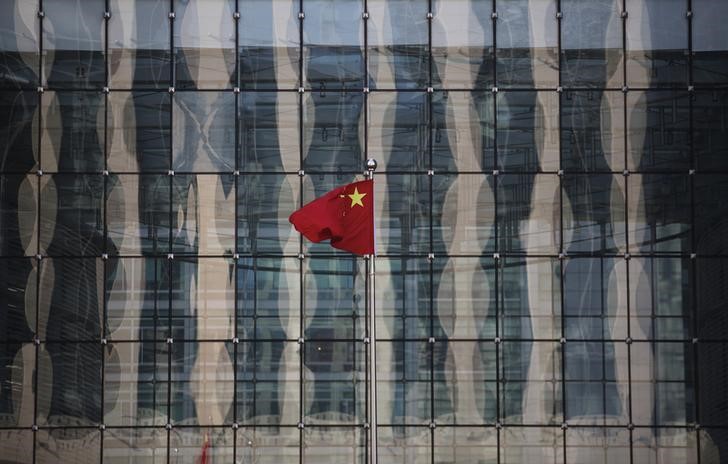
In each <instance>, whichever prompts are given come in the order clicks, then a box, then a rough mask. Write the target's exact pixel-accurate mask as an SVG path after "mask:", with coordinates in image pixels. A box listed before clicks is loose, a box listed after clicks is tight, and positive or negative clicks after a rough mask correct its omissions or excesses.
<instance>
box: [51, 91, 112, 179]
mask: <svg viewBox="0 0 728 464" xmlns="http://www.w3.org/2000/svg"><path fill="white" fill-rule="evenodd" d="M42 98H43V99H42V110H41V111H42V116H41V121H42V124H43V127H42V130H41V145H40V157H41V162H40V165H41V168H42V169H43V170H44V171H50V172H53V171H73V172H87V173H90V172H100V171H101V170H103V169H104V111H105V110H104V106H105V103H104V102H105V99H104V95H102V94H101V93H96V92H48V93H46V94H44V95H43V97H42Z"/></svg>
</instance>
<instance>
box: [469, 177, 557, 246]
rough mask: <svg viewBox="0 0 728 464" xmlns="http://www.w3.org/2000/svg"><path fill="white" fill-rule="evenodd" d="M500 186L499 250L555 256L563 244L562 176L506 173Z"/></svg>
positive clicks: (501, 178)
mask: <svg viewBox="0 0 728 464" xmlns="http://www.w3.org/2000/svg"><path fill="white" fill-rule="evenodd" d="M497 185H498V219H497V223H498V238H499V243H498V250H499V251H502V252H503V251H505V252H515V253H545V254H555V253H556V251H557V250H558V248H559V245H560V243H559V242H560V238H559V213H560V212H559V187H560V179H559V177H558V176H555V175H552V174H504V175H500V176H498V178H497ZM478 214H482V212H480V211H479V213H478Z"/></svg>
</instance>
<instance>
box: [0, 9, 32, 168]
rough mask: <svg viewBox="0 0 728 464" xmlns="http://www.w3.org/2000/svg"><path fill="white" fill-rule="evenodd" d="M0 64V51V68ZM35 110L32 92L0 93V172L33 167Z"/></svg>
mask: <svg viewBox="0 0 728 464" xmlns="http://www.w3.org/2000/svg"><path fill="white" fill-rule="evenodd" d="M0 21H3V19H0ZM0 37H2V26H0ZM0 40H2V39H0ZM8 61H10V60H8ZM2 63H3V60H2V51H1V49H0V69H1V68H2ZM1 73H2V71H1V70H0V74H1ZM0 85H1V84H0ZM37 109H38V96H37V94H36V93H35V92H22V91H0V147H2V148H0V171H1V172H18V173H21V172H28V171H30V170H32V169H34V168H37V164H38V153H37V147H38V145H37V143H36V142H35V140H36V136H37V133H36V132H35V131H34V130H33V125H34V124H37V122H36V118H37V116H36V114H37Z"/></svg>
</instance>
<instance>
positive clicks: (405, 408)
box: [377, 340, 432, 424]
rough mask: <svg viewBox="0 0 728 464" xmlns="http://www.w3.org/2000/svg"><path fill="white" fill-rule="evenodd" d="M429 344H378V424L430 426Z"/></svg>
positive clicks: (410, 342) (400, 342)
mask: <svg viewBox="0 0 728 464" xmlns="http://www.w3.org/2000/svg"><path fill="white" fill-rule="evenodd" d="M431 360H432V354H431V352H430V347H429V346H428V344H427V343H426V342H412V341H393V342H389V341H381V340H380V341H377V407H378V409H377V420H378V421H379V423H380V424H429V423H430V422H431V417H432V410H431V408H432V401H431V399H432V392H431V390H430V381H431V378H432V372H431V370H430V363H431Z"/></svg>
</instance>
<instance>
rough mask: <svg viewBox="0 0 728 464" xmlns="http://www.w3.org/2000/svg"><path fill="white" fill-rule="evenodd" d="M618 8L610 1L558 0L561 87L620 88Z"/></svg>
mask: <svg viewBox="0 0 728 464" xmlns="http://www.w3.org/2000/svg"><path fill="white" fill-rule="evenodd" d="M620 5H621V3H620V2H617V1H614V0H594V1H590V2H584V1H581V0H562V2H561V11H562V12H563V15H564V19H563V20H561V53H562V57H561V82H562V85H564V86H566V87H597V88H598V87H611V88H615V87H618V88H621V86H622V83H623V76H622V20H621V19H620V11H619V10H620Z"/></svg>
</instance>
